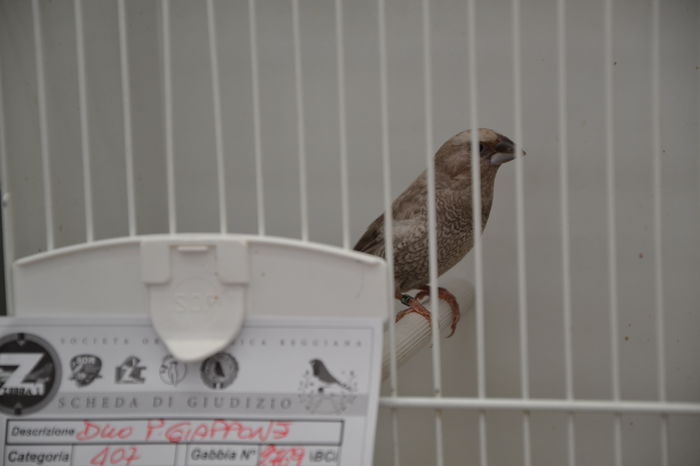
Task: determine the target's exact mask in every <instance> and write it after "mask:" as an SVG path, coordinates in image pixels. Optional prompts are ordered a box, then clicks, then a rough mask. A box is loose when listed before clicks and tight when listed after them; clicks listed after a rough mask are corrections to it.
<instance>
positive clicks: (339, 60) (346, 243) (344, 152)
mask: <svg viewBox="0 0 700 466" xmlns="http://www.w3.org/2000/svg"><path fill="white" fill-rule="evenodd" d="M335 47H336V49H335V56H336V69H337V75H338V131H339V135H340V203H341V211H342V218H343V247H344V248H345V249H349V248H350V199H349V198H350V195H349V187H348V141H347V139H348V136H347V122H346V120H347V111H346V109H345V92H346V90H345V42H344V39H343V0H335Z"/></svg>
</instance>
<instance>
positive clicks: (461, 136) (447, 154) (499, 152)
mask: <svg viewBox="0 0 700 466" xmlns="http://www.w3.org/2000/svg"><path fill="white" fill-rule="evenodd" d="M472 141H473V138H472V131H471V130H466V131H462V132H461V133H458V134H455V135H454V136H452V137H451V138H450V139H448V140H447V141H446V142H445V143H444V144H443V145H442V147H440V150H438V152H437V154H436V164H437V165H443V166H445V168H448V169H450V171H460V172H463V171H464V170H465V169H468V168H469V167H471V159H472V155H471V154H472V147H473V146H474V145H475V144H474V143H473V142H472ZM476 146H477V147H478V150H479V160H480V164H479V165H480V168H481V174H482V176H488V175H489V174H495V172H496V170H498V167H500V166H501V165H502V164H504V163H506V162H510V161H511V160H513V159H514V158H515V156H516V153H515V151H516V149H515V143H514V142H513V141H511V140H510V139H509V138H508V137H506V136H504V135H502V134H499V133H497V132H495V131H494V130H492V129H488V128H479V141H478V144H477V145H476ZM520 153H521V154H522V155H525V151H524V150H522V149H521V150H520Z"/></svg>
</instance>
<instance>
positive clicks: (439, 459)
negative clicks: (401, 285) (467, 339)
mask: <svg viewBox="0 0 700 466" xmlns="http://www.w3.org/2000/svg"><path fill="white" fill-rule="evenodd" d="M422 5H423V15H422V19H423V102H424V107H425V160H426V165H427V170H426V176H427V195H428V256H429V272H430V309H431V310H432V312H431V313H430V314H431V321H432V322H431V327H432V344H433V352H432V354H433V392H434V395H435V396H436V397H440V396H442V367H441V365H440V364H441V353H442V351H441V342H440V322H439V308H438V305H439V303H438V258H437V252H438V249H437V212H436V199H435V163H434V162H433V148H432V146H433V96H432V91H433V75H432V47H431V41H430V35H431V30H430V0H423V2H422ZM444 463H445V453H444V444H443V438H442V416H441V412H440V411H439V410H438V411H436V412H435V464H436V465H437V466H442V465H443V464H444Z"/></svg>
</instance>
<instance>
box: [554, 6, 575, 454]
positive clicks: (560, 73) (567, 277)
mask: <svg viewBox="0 0 700 466" xmlns="http://www.w3.org/2000/svg"><path fill="white" fill-rule="evenodd" d="M557 56H558V58H557V81H558V86H557V91H558V98H557V100H558V104H559V109H558V114H559V115H558V120H559V124H558V126H559V128H558V129H559V157H560V158H559V160H560V163H559V183H560V185H559V192H560V199H561V202H560V204H559V206H560V218H561V238H562V240H561V257H562V275H563V277H562V295H563V308H564V316H563V321H564V322H563V327H564V328H563V330H564V373H565V376H564V377H565V391H566V399H567V400H573V398H574V373H573V365H574V364H573V351H572V343H571V332H572V317H571V311H572V309H571V246H570V242H571V241H570V239H571V233H570V231H569V153H568V150H569V141H568V125H567V107H568V103H567V98H566V93H567V86H566V80H567V78H566V0H557ZM575 429H576V426H575V424H574V414H573V412H569V413H567V416H566V433H567V445H566V451H567V464H568V466H576V430H575Z"/></svg>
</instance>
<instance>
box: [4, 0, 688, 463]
mask: <svg viewBox="0 0 700 466" xmlns="http://www.w3.org/2000/svg"><path fill="white" fill-rule="evenodd" d="M466 1H467V9H468V18H467V22H468V24H467V26H468V30H469V37H468V39H469V46H468V47H469V48H468V57H469V73H470V86H469V89H468V93H469V96H470V101H471V105H470V117H471V129H472V131H474V130H475V129H476V128H478V127H479V125H478V105H479V103H478V93H477V67H478V63H477V59H476V42H477V37H476V34H475V30H476V15H475V0H466ZM73 3H74V9H75V10H74V11H75V25H76V39H77V40H76V44H75V46H76V51H77V57H78V74H77V76H78V88H79V107H80V116H81V118H80V130H81V131H80V134H81V148H82V161H83V174H82V178H83V183H84V192H85V200H84V201H85V219H86V222H85V223H86V231H85V238H86V242H92V241H94V239H95V231H94V220H93V207H92V206H93V199H92V193H93V189H94V186H93V183H92V176H91V170H90V161H91V158H90V138H89V134H90V120H89V118H88V115H87V100H88V97H87V91H86V86H87V82H86V74H85V51H84V37H83V15H82V5H83V0H74V2H73ZM651 4H652V24H651V42H652V47H651V50H650V51H649V53H650V54H651V63H652V66H651V76H652V86H651V89H650V90H649V91H650V99H651V105H652V109H653V115H652V122H653V124H652V144H653V165H652V166H653V222H652V223H653V237H654V252H653V261H654V270H655V290H654V294H655V309H656V354H657V358H656V365H657V391H658V399H656V400H649V401H626V400H623V399H622V398H621V395H620V368H619V359H620V356H619V343H618V341H617V338H616V337H615V336H616V335H617V329H618V326H619V317H618V302H617V301H618V298H617V294H616V290H617V261H616V248H617V245H616V240H615V238H616V212H615V157H614V134H615V132H614V125H613V120H614V112H615V108H614V105H613V55H612V54H613V52H612V51H613V39H612V35H613V34H612V26H613V0H604V18H605V20H604V24H605V37H604V42H605V102H606V106H605V128H606V130H605V147H606V152H605V155H606V186H607V193H606V195H607V221H608V225H607V228H608V230H607V250H608V259H609V260H608V274H609V285H610V291H611V293H610V299H609V324H610V335H611V340H610V345H611V348H612V355H611V357H612V374H611V380H612V387H611V389H612V393H613V397H612V399H610V400H586V399H578V398H576V397H575V396H574V391H573V386H574V385H573V377H574V374H573V369H572V366H573V362H572V361H573V350H572V342H571V332H570V328H571V319H572V316H571V312H572V303H571V286H572V285H571V283H572V279H571V259H570V247H571V246H570V236H571V234H570V231H569V221H568V219H569V216H570V207H569V199H568V193H569V190H570V187H569V180H568V168H567V167H568V165H567V164H568V140H567V133H568V128H567V108H568V107H567V85H566V82H567V62H566V34H565V32H566V8H567V0H557V2H556V10H557V14H556V18H557V38H558V48H557V50H558V56H557V61H558V69H557V86H558V89H557V92H558V122H559V124H558V133H559V153H560V159H559V160H560V165H559V175H560V180H559V181H560V185H559V187H560V192H559V194H560V196H561V202H560V214H561V219H562V221H561V225H560V228H561V233H562V245H561V246H562V247H561V256H562V264H561V267H562V271H563V296H564V300H563V302H562V309H563V316H564V327H563V329H562V331H563V335H564V336H565V345H564V359H565V374H566V381H565V387H566V396H565V397H564V398H562V399H539V398H537V399H535V398H531V397H530V390H529V387H530V381H529V379H528V377H529V376H528V373H529V372H528V364H529V356H528V332H527V328H526V322H527V319H528V309H527V303H526V299H525V294H526V289H527V283H526V273H525V266H526V260H527V258H526V252H525V226H524V221H525V220H524V219H525V207H524V201H523V199H524V181H523V160H522V158H521V157H517V158H516V161H515V173H516V177H515V180H516V193H517V195H516V212H517V217H516V225H517V230H516V233H517V251H518V255H517V270H518V291H517V293H518V296H519V307H518V315H519V322H518V326H519V337H520V341H519V347H520V371H521V372H520V375H521V384H520V391H521V394H522V396H521V397H519V398H492V397H489V396H488V395H487V393H486V382H485V379H486V372H485V358H484V352H485V342H484V312H485V309H484V300H483V257H482V244H481V233H480V229H479V228H475V241H474V250H473V254H474V258H475V277H476V280H475V289H476V293H475V296H476V304H475V313H476V324H477V329H476V335H477V348H476V351H477V361H478V376H477V380H478V396H476V397H473V398H450V397H445V396H443V393H442V380H443V375H442V372H441V365H440V360H441V339H440V331H439V328H440V326H439V323H438V319H439V316H438V313H434V314H433V328H434V329H436V331H435V332H433V334H432V360H433V373H432V384H433V391H434V395H433V396H424V397H418V396H412V397H407V396H401V395H399V391H398V378H397V362H396V352H395V338H396V332H395V327H394V324H393V321H392V322H391V324H390V325H389V341H390V348H392V351H391V358H390V364H389V368H390V377H389V381H390V382H389V384H390V393H389V395H388V396H384V397H382V398H381V400H380V404H381V406H383V407H385V408H390V409H391V413H392V422H393V438H394V458H395V462H394V464H395V465H396V466H399V465H400V464H401V462H400V454H399V446H400V441H399V423H398V418H397V410H398V409H401V408H423V409H427V410H432V411H434V429H435V445H436V452H435V464H436V465H438V466H442V465H444V464H445V453H444V448H443V420H442V412H443V410H473V411H475V412H478V413H479V417H478V419H479V422H478V432H479V445H480V451H479V464H480V465H481V466H486V465H488V464H489V459H488V456H487V430H486V410H509V411H515V412H520V413H521V416H522V429H523V430H522V457H523V464H524V465H525V466H529V465H531V464H532V458H531V441H532V440H531V435H530V415H531V413H533V412H540V411H557V412H562V413H566V414H567V423H566V425H567V447H566V450H567V452H568V454H567V464H568V465H569V466H574V465H575V464H576V444H575V429H576V414H577V413H589V412H595V413H609V414H612V415H614V416H615V417H614V419H615V422H614V429H613V439H614V454H615V456H614V458H615V461H614V464H615V465H616V466H621V465H622V464H623V447H622V437H621V423H622V417H623V416H624V415H626V414H633V413H639V414H653V415H655V416H659V418H660V419H661V424H660V426H661V428H660V430H659V438H660V445H661V450H660V457H659V464H661V465H663V466H668V465H669V464H670V463H669V429H668V417H669V416H670V415H679V414H690V415H700V403H682V402H673V401H668V399H667V393H666V377H665V375H666V372H667V367H666V361H667V355H666V345H665V341H664V335H665V317H664V308H665V299H664V276H663V272H662V264H663V256H662V247H661V244H662V235H663V229H662V224H661V215H662V210H661V209H662V199H661V193H662V191H661V121H660V110H659V108H660V91H659V89H660V78H659V68H660V49H659V42H660V6H661V1H660V0H651ZM117 5H118V25H119V46H120V48H119V52H120V68H121V69H120V72H121V83H122V105H123V108H124V128H125V135H124V138H125V166H126V172H127V174H128V176H127V199H128V232H129V235H131V236H134V235H136V234H137V225H136V213H135V211H136V208H135V203H136V195H135V190H134V161H133V150H132V141H131V138H132V135H131V128H132V126H133V123H132V116H131V105H132V104H131V101H130V95H131V92H130V87H129V79H128V77H129V74H130V71H129V55H128V47H127V28H126V14H125V8H126V7H125V0H117ZM160 5H161V14H162V17H161V21H162V25H163V28H162V43H163V69H164V76H163V87H164V91H165V94H164V95H165V99H164V105H165V108H164V114H165V136H166V139H165V140H166V167H167V206H168V233H169V234H173V235H174V234H177V233H178V231H177V227H176V226H177V218H176V212H177V209H176V198H175V175H174V157H173V123H172V114H173V108H172V97H173V96H172V66H171V63H170V57H171V50H170V42H171V38H170V27H169V24H170V2H169V0H160ZM248 6H249V21H250V53H251V70H252V83H253V121H254V141H255V172H256V196H257V201H256V202H257V212H258V234H260V235H265V234H266V223H265V199H264V189H263V187H264V177H263V170H262V158H263V155H262V149H261V146H262V140H261V131H260V126H261V123H260V89H259V75H258V73H259V69H258V55H259V52H258V48H257V31H256V21H257V20H256V4H255V0H248ZM511 7H512V11H513V16H512V18H513V20H512V24H511V25H510V27H511V28H512V32H513V42H512V47H513V50H514V53H513V63H512V66H513V83H514V89H513V93H514V96H515V99H514V107H513V113H514V119H515V134H514V139H515V141H518V142H520V141H522V136H523V128H522V121H523V116H522V76H521V60H522V57H521V51H520V35H521V21H520V15H521V13H520V11H521V8H522V5H521V0H512V3H511ZM31 8H32V14H33V34H34V40H35V50H34V51H35V65H36V73H37V76H36V79H37V82H38V86H37V93H38V108H39V123H40V124H39V137H40V146H41V160H42V167H43V168H42V170H43V172H42V175H43V189H44V202H45V205H46V210H45V217H46V221H45V223H46V232H45V237H46V248H47V250H49V251H50V250H53V249H54V248H55V239H54V238H55V235H54V220H53V208H52V198H51V189H52V188H51V176H50V174H51V147H50V142H49V136H48V121H47V109H46V105H47V103H46V75H45V71H44V50H43V38H42V22H41V14H40V4H39V0H32V2H31ZM385 10H386V5H385V0H377V18H378V21H377V27H378V29H379V44H378V47H379V56H380V68H379V69H380V95H381V102H380V108H381V135H382V139H381V141H382V170H383V185H384V186H383V193H384V210H385V211H388V210H389V208H390V206H391V201H392V199H391V197H392V196H391V192H392V191H391V174H390V162H389V160H390V153H391V147H390V140H389V130H388V128H389V113H388V101H387V95H388V81H387V50H386V48H387V47H386V35H387V32H386V13H385ZM292 11H293V31H294V36H293V44H294V73H295V83H294V84H295V89H296V106H297V128H296V130H297V135H298V141H299V145H298V148H297V149H298V154H297V155H298V163H299V173H298V177H299V180H300V187H301V191H300V210H301V225H302V229H301V237H302V240H303V241H309V218H308V193H307V190H306V185H307V183H306V180H307V167H306V146H305V144H306V141H305V132H306V129H305V127H304V113H305V109H304V95H303V86H302V74H301V62H302V49H301V42H300V25H299V0H292ZM335 11H336V15H335V26H336V56H337V62H336V67H337V75H338V83H337V85H338V95H337V98H338V107H339V122H340V128H339V134H340V157H341V164H340V167H341V180H342V184H341V198H342V202H341V208H342V232H343V233H342V238H343V239H342V245H343V247H344V248H345V249H349V248H350V246H351V245H350V227H349V225H350V220H349V218H350V217H349V200H348V168H347V157H348V153H347V140H346V139H347V136H346V131H347V129H346V102H345V99H346V90H345V81H344V78H345V61H344V44H343V24H344V20H343V0H335ZM430 11H431V8H430V0H422V18H423V19H422V41H423V50H422V54H423V73H424V75H423V77H424V83H425V85H424V94H423V99H424V104H425V108H426V109H427V117H426V120H425V128H424V129H425V133H426V135H427V137H426V141H427V144H426V147H425V148H424V149H425V156H426V167H427V170H428V174H429V175H432V173H433V166H432V164H431V161H432V156H433V147H432V145H431V141H432V140H433V115H432V113H433V102H432V86H433V84H432V74H431V68H432V64H431V53H430V50H431V43H430V41H431V28H430V24H431V23H430ZM206 12H207V21H208V32H209V52H210V56H209V60H210V66H211V79H212V83H211V84H212V90H213V95H212V99H213V112H214V121H215V140H216V161H217V165H218V167H219V174H220V176H219V178H218V179H217V190H218V202H219V205H218V211H219V225H220V229H219V230H220V231H219V233H221V234H226V233H228V229H227V203H226V196H225V193H226V181H225V179H224V175H223V169H221V168H222V167H223V164H224V151H223V141H222V132H223V129H222V116H221V105H220V101H221V84H220V82H219V58H218V54H217V49H218V45H217V39H216V37H217V35H216V25H215V21H214V18H215V9H214V3H213V0H207V1H206ZM1 66H2V64H1V63H0V67H1ZM1 84H2V83H1V82H0V170H1V171H2V180H1V181H2V185H3V186H4V187H5V189H4V191H5V194H4V197H3V208H4V210H3V213H4V219H5V221H4V223H3V236H4V248H5V263H4V267H5V269H4V270H5V277H6V280H7V293H8V296H7V300H8V309H10V311H11V310H12V303H13V299H12V267H13V263H14V262H15V260H16V259H17V257H15V251H14V239H13V234H14V233H13V229H12V224H13V217H14V215H15V212H13V208H12V202H11V198H10V197H9V195H8V194H7V192H8V191H9V192H11V187H12V180H11V179H9V175H8V166H7V158H8V155H7V147H6V142H5V141H6V138H5V136H6V135H5V115H4V102H3V95H2V85H1ZM473 144H475V145H476V144H478V141H474V142H473ZM517 152H518V151H517V150H516V153H517ZM477 153H478V151H477V150H474V151H473V154H477ZM475 157H477V156H476V155H475ZM473 167H474V168H473V171H472V182H473V184H474V185H475V186H477V187H478V186H479V181H480V178H479V173H478V164H473ZM428 180H429V184H428V192H429V212H430V216H429V225H430V227H431V228H430V239H429V245H430V255H431V257H430V258H431V261H430V266H431V267H430V269H431V281H430V287H431V291H432V299H431V303H430V304H431V307H432V308H434V309H435V308H437V304H438V303H437V298H436V296H437V293H436V289H437V258H436V247H437V246H436V241H437V239H436V234H435V202H434V193H435V186H434V180H433V178H432V176H429V177H428ZM475 192H476V194H477V195H475V196H474V199H473V206H474V211H475V212H478V211H479V209H478V208H477V206H479V205H480V196H479V195H478V193H479V189H476V190H475ZM480 220H481V219H480V217H479V216H478V215H477V216H475V217H474V222H475V224H476V225H478V224H480ZM386 228H387V231H388V232H389V234H388V235H387V244H386V246H387V247H386V250H387V251H388V253H387V261H388V263H389V264H393V253H392V243H391V236H392V235H391V224H387V226H386ZM389 281H390V286H391V287H393V277H390V278H389ZM389 295H390V300H389V301H390V302H388V303H387V306H388V307H389V309H391V310H393V308H394V303H393V297H392V296H391V293H389Z"/></svg>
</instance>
